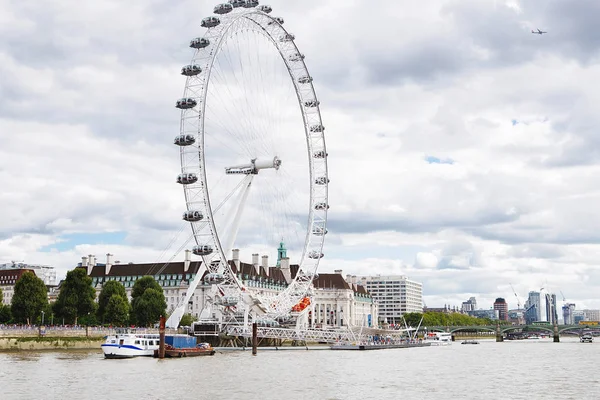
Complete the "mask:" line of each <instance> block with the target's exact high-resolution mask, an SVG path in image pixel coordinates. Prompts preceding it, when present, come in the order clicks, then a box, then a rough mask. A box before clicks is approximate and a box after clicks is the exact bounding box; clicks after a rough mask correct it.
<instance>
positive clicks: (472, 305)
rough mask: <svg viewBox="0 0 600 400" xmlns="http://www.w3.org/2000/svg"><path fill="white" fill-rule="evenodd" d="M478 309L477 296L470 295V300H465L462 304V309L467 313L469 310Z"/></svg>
mask: <svg viewBox="0 0 600 400" xmlns="http://www.w3.org/2000/svg"><path fill="white" fill-rule="evenodd" d="M475 310H477V299H476V298H475V297H470V298H469V300H467V301H463V302H462V306H461V311H462V312H463V313H465V314H468V313H469V311H475Z"/></svg>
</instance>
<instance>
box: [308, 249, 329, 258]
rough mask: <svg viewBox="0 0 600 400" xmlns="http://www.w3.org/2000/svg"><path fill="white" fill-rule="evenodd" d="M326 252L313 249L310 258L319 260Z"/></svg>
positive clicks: (309, 254)
mask: <svg viewBox="0 0 600 400" xmlns="http://www.w3.org/2000/svg"><path fill="white" fill-rule="evenodd" d="M324 255H325V254H323V253H319V252H318V251H314V250H313V251H311V252H310V253H308V258H312V259H314V260H317V259H319V258H323V256H324Z"/></svg>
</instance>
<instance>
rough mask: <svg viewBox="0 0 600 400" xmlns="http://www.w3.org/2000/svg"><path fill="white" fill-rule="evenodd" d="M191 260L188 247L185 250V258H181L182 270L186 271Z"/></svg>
mask: <svg viewBox="0 0 600 400" xmlns="http://www.w3.org/2000/svg"><path fill="white" fill-rule="evenodd" d="M191 262H192V252H191V251H190V250H189V249H186V250H185V260H183V272H188V270H189V269H190V263H191Z"/></svg>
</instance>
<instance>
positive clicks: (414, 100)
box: [0, 0, 600, 308]
mask: <svg viewBox="0 0 600 400" xmlns="http://www.w3.org/2000/svg"><path fill="white" fill-rule="evenodd" d="M270 5H272V6H273V9H274V12H273V14H274V15H278V16H281V17H283V18H284V19H285V27H286V29H288V30H289V31H290V32H293V33H294V34H295V35H296V43H297V45H298V46H299V47H300V48H301V50H302V52H303V53H304V54H305V55H306V62H307V65H308V67H309V69H310V71H311V74H312V76H313V77H314V84H315V88H316V90H317V93H318V95H319V99H320V101H321V107H322V109H321V111H322V114H323V120H324V125H325V126H326V128H327V130H326V140H327V146H328V152H329V156H330V157H329V167H330V178H331V185H330V205H331V209H330V213H329V218H330V220H329V231H330V233H329V234H328V235H327V237H326V239H327V240H326V243H325V250H324V253H325V258H324V259H323V262H322V264H321V271H332V270H333V269H342V270H343V271H344V274H346V273H351V274H355V275H373V274H378V273H379V274H404V275H407V276H409V277H410V278H411V279H414V280H417V281H421V282H423V288H424V294H425V302H426V304H427V305H428V306H430V307H436V306H442V305H444V304H451V305H460V302H462V301H464V300H466V299H468V298H469V297H470V296H476V297H477V298H478V303H479V305H480V306H482V307H484V308H488V307H490V306H491V304H492V302H493V300H494V298H495V297H505V298H506V299H507V301H508V302H509V306H510V307H511V308H515V307H516V299H515V296H514V294H513V293H512V290H511V288H510V284H511V283H512V285H513V286H514V288H515V289H516V291H517V294H518V295H519V298H520V302H521V304H522V303H523V302H524V301H525V299H526V296H527V293H528V291H530V290H538V289H539V288H540V287H542V286H544V287H546V288H551V290H553V291H555V292H556V293H557V294H558V298H559V299H560V300H562V296H561V295H560V291H562V292H563V293H564V295H565V297H566V299H567V301H570V302H575V303H576V304H577V308H600V298H598V296H597V293H598V289H599V286H600V270H599V268H598V261H599V255H600V229H599V227H600V213H599V212H598V211H597V204H598V200H599V197H600V189H599V188H598V187H597V186H596V185H597V182H598V178H597V177H598V174H599V173H600V135H598V132H597V131H598V127H600V114H599V113H598V112H597V105H598V104H599V103H600V91H598V90H597V86H598V82H599V81H600V67H599V65H598V58H599V55H600V31H598V29H597V16H598V15H600V2H598V1H597V0H579V1H576V2H574V1H569V0H527V1H516V0H515V1H502V0H454V1H453V0H448V1H442V0H440V1H433V0H428V1H421V2H415V1H397V0H377V1H372V0H371V1H366V0H344V1H341V0H335V1H334V0H319V1H317V0H305V1H302V2H291V1H283V0H273V1H271V2H270ZM213 6H214V3H213V2H206V1H185V0H184V1H178V2H172V1H166V0H152V1H148V0H132V1H126V2H123V1H116V0H113V1H111V0H106V1H101V2H97V1H80V0H79V1H75V0H61V1H42V2H39V1H36V2H32V1H22V2H15V1H13V2H8V1H1V2H0V37H1V38H2V40H1V41H0V139H1V142H0V187H1V190H0V262H8V261H10V260H19V261H25V262H29V263H42V264H50V265H54V266H56V267H57V268H58V269H59V275H64V273H65V272H66V271H67V270H68V269H71V268H72V267H73V266H74V265H75V264H76V263H77V262H79V261H80V260H81V256H84V255H87V254H92V253H93V254H96V255H97V257H98V259H99V261H103V260H104V257H105V256H104V254H106V253H107V252H110V253H113V254H115V259H118V260H121V261H122V262H128V261H133V262H161V261H162V262H164V261H166V260H167V259H169V258H170V257H171V256H172V254H171V253H172V251H173V250H169V251H167V252H166V255H164V254H162V253H163V251H164V250H165V248H166V246H167V245H168V243H169V241H170V239H171V238H172V237H173V235H175V234H176V233H177V232H178V231H179V230H180V229H181V228H182V225H181V223H180V214H181V211H182V209H183V208H184V200H183V194H182V192H181V188H180V187H179V186H178V185H177V184H175V183H174V177H175V176H176V174H177V173H178V169H179V157H178V153H177V149H176V148H174V146H173V145H172V138H173V137H174V136H175V135H176V134H177V132H178V129H179V113H178V112H177V110H176V109H175V108H174V107H173V105H174V101H175V100H176V99H177V98H178V97H180V96H181V93H182V90H183V84H184V82H183V80H182V79H181V76H180V75H179V68H180V67H181V66H182V65H185V64H186V63H188V62H189V59H190V58H191V55H192V53H191V50H190V49H189V48H188V47H187V43H188V42H189V39H191V38H193V37H196V36H201V35H202V34H203V32H204V29H203V28H201V27H200V20H201V19H202V17H204V16H208V15H211V13H212V7H213ZM537 28H540V29H542V30H545V31H548V34H546V35H533V34H531V30H532V29H537ZM284 165H285V164H284ZM185 229H187V228H185ZM252 252H253V250H252V249H242V257H245V258H246V259H247V261H250V255H251V253H252ZM178 257H179V258H178V259H181V258H182V257H183V256H182V255H180V256H178ZM292 262H294V260H292ZM560 303H561V304H562V301H561V302H560Z"/></svg>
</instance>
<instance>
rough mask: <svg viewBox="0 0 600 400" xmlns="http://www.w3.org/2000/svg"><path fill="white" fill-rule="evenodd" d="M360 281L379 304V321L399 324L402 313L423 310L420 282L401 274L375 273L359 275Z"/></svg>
mask: <svg viewBox="0 0 600 400" xmlns="http://www.w3.org/2000/svg"><path fill="white" fill-rule="evenodd" d="M348 279H349V278H348V277H347V278H346V280H348ZM350 279H355V277H354V276H353V277H350ZM360 283H361V284H362V285H363V286H365V287H366V288H367V291H368V292H369V293H370V294H371V296H373V298H374V299H375V300H376V301H377V303H378V304H379V321H380V322H387V323H389V324H401V323H402V315H403V314H406V313H411V312H418V313H421V312H423V285H422V284H421V283H420V282H415V281H412V280H410V279H408V278H407V277H406V276H403V275H388V276H381V275H376V276H368V277H361V278H360Z"/></svg>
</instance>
